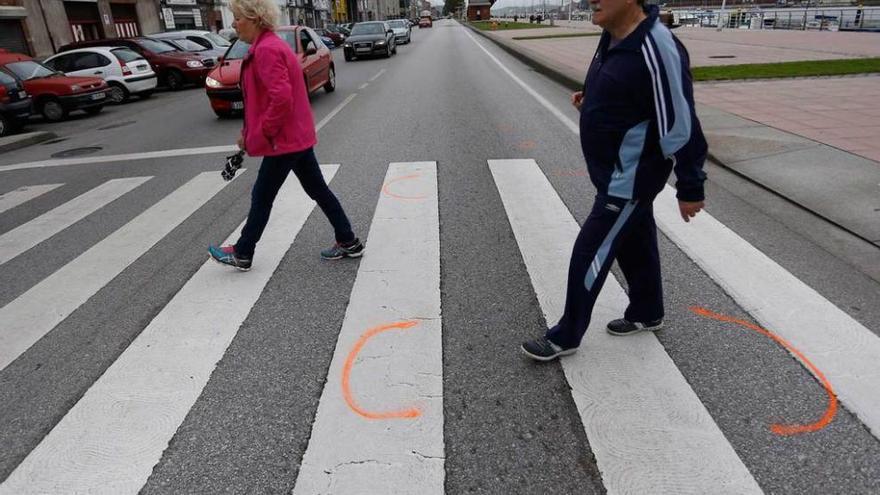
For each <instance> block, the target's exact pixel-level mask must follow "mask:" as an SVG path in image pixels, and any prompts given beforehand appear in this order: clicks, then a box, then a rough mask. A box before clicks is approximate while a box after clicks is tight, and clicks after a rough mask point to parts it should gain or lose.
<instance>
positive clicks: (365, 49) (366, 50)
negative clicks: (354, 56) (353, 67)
mask: <svg viewBox="0 0 880 495" xmlns="http://www.w3.org/2000/svg"><path fill="white" fill-rule="evenodd" d="M356 51H358V52H368V51H370V49H369V48H358V49H357V50H356Z"/></svg>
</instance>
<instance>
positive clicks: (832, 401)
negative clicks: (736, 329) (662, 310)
mask: <svg viewBox="0 0 880 495" xmlns="http://www.w3.org/2000/svg"><path fill="white" fill-rule="evenodd" d="M690 310H691V311H693V312H694V313H696V314H698V315H700V316H704V317H706V318H711V319H713V320H718V321H724V322H728V323H735V324H737V325H740V326H743V327H746V328H748V329H750V330H754V331H756V332H758V333H760V334H761V335H764V336H766V337H769V338H770V339H772V340H773V341H774V342H776V343H777V344H779V345H781V346H782V347H784V348H785V349H786V350H788V351H789V352H791V353H792V354H794V355H795V356H797V357H798V359H800V360H801V362H803V363H804V364H805V365H807V368H809V369H810V371H812V372H813V374H814V375H816V377H817V378H819V382H820V383H821V384H822V388H824V389H825V393H826V394H828V407H827V408H826V409H825V414H823V415H822V417H821V418H820V419H819V421H816V422H815V423H810V424H807V425H784V424H780V423H774V424H772V425H770V431H772V432H773V433H775V434H777V435H784V436H789V435H799V434H801V433H811V432H814V431H819V430H821V429H822V428H825V427H826V426H828V424H829V423H831V420H833V419H834V416H835V415H836V414H837V397H836V396H835V395H834V389H832V388H831V383H830V382H829V381H828V379H827V378H825V375H824V374H823V373H822V372H821V371H819V369H818V368H816V366H815V365H814V364H813V363H812V362H811V361H810V360H809V359H807V357H806V356H804V355H803V354H802V353H801V352H800V351H799V350H797V349H795V348H794V347H793V346H792V345H791V344H789V343H788V342H787V341H786V340H785V339H783V338H782V337H780V336H778V335H776V334H774V333H773V332H771V331H769V330H766V329H764V328H761V327H759V326H757V325H753V324H752V323H749V322H747V321H743V320H740V319H738V318H733V317H731V316H725V315H722V314H718V313H714V312H712V311H709V310H708V309H705V308H700V307H697V306H691V308H690Z"/></svg>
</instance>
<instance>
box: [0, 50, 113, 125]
mask: <svg viewBox="0 0 880 495" xmlns="http://www.w3.org/2000/svg"><path fill="white" fill-rule="evenodd" d="M0 69H2V70H4V71H6V72H8V73H10V74H12V75H14V76H16V77H17V78H18V79H20V80H21V81H22V82H23V84H24V89H25V91H27V92H28V93H29V94H30V95H31V97H32V98H33V104H34V110H36V111H37V112H39V113H41V114H43V117H45V118H46V120H49V121H52V122H56V121H59V120H64V119H65V118H67V114H68V113H70V112H73V111H75V110H84V111H85V112H86V113H88V114H96V113H98V112H100V111H101V109H103V108H104V105H105V104H106V103H107V93H108V92H109V90H110V87H109V86H107V83H105V82H104V80H103V79H98V78H97V77H69V76H65V75H64V74H62V73H61V72H56V71H54V70H52V69H50V68H48V67H46V66H45V65H43V64H40V63H38V62H35V61H34V60H33V59H32V58H31V57H28V56H27V55H22V54H20V53H11V52H8V51H6V50H0Z"/></svg>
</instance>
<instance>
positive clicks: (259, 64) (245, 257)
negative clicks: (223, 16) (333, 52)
mask: <svg viewBox="0 0 880 495" xmlns="http://www.w3.org/2000/svg"><path fill="white" fill-rule="evenodd" d="M229 7H230V9H231V10H232V14H233V16H234V17H235V21H234V23H233V27H234V28H235V30H236V32H238V38H239V39H240V40H241V41H244V42H246V43H250V44H251V47H250V49H249V50H248V53H247V55H246V56H245V58H244V60H243V61H242V66H241V90H242V93H243V95H244V128H243V129H242V132H241V137H239V139H238V146H239V148H241V149H243V150H245V151H246V152H247V154H248V155H250V156H262V157H264V158H263V163H262V164H261V165H260V172H259V174H258V175H257V180H256V183H254V189H253V192H252V193H251V209H250V212H249V213H248V218H247V222H246V223H245V225H244V228H243V229H242V231H241V237H240V238H239V239H238V242H236V243H235V245H234V246H223V247H217V246H210V247H209V248H208V252H209V253H211V257H212V258H214V259H215V260H216V261H219V262H220V263H223V264H226V265H231V266H234V267H236V268H238V269H240V270H249V269H250V267H251V261H252V260H253V255H254V249H255V247H256V245H257V242H258V241H259V240H260V236H261V235H262V234H263V230H264V229H265V228H266V223H267V222H268V221H269V213H270V211H271V210H272V202H273V201H274V200H275V196H276V195H277V194H278V190H279V189H280V188H281V185H282V184H283V183H284V179H286V178H287V175H288V174H289V173H290V171H291V170H292V171H293V173H294V174H296V177H297V178H298V179H299V182H300V184H302V187H303V189H304V190H305V192H306V194H308V195H309V197H310V198H312V199H313V200H315V201H316V202H317V203H318V206H319V207H320V208H321V210H322V211H323V212H324V214H325V215H326V216H327V219H328V220H330V223H331V224H332V225H333V230H334V232H335V234H336V243H335V244H334V245H333V246H332V247H330V248H328V249H325V250H323V251H321V257H322V258H324V259H333V260H335V259H341V258H357V257H360V256H362V255H363V253H364V245H363V243H361V242H360V240H358V238H357V237H355V235H354V232H352V230H351V224H350V223H349V221H348V217H347V216H346V215H345V211H344V210H343V209H342V206H341V205H340V204H339V200H337V199H336V196H334V195H333V192H332V191H330V188H329V187H327V183H326V182H325V181H324V177H323V176H322V175H321V169H320V168H319V167H318V160H317V159H316V158H315V152H314V149H313V148H314V146H315V144H316V143H317V138H316V136H315V124H314V120H313V118H312V109H311V106H310V105H309V97H308V93H307V91H306V86H305V81H304V79H303V72H302V67H300V65H299V61H298V60H297V58H296V56H295V55H294V53H293V51H292V50H291V49H290V46H288V44H287V43H285V42H284V41H283V40H281V38H279V37H278V36H277V35H275V33H274V32H273V29H274V27H275V24H276V22H277V19H278V7H277V6H276V5H275V2H274V1H273V0H231V1H230V2H229Z"/></svg>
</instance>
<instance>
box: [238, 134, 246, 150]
mask: <svg viewBox="0 0 880 495" xmlns="http://www.w3.org/2000/svg"><path fill="white" fill-rule="evenodd" d="M237 144H238V149H240V150H243V149H244V136H238V143H237Z"/></svg>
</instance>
